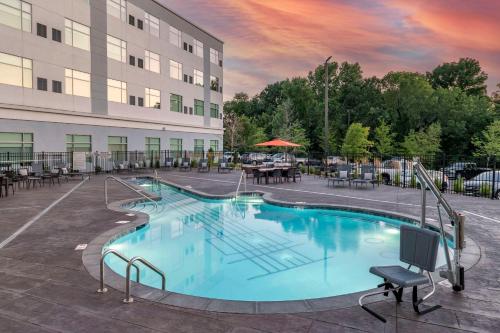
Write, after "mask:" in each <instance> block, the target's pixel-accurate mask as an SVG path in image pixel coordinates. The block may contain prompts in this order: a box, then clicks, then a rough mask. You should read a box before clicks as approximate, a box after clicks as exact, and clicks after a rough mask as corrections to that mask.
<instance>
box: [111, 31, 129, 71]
mask: <svg viewBox="0 0 500 333" xmlns="http://www.w3.org/2000/svg"><path fill="white" fill-rule="evenodd" d="M106 45H107V52H106V53H107V57H108V58H109V59H113V60H116V61H119V62H122V63H125V64H126V63H127V42H126V41H124V40H122V39H120V38H117V37H114V36H112V35H110V34H107V35H106ZM110 45H111V46H112V48H111V49H112V50H113V49H114V50H115V51H117V50H118V49H119V53H120V54H119V56H118V55H117V54H114V51H111V53H110ZM118 58H119V59H118Z"/></svg>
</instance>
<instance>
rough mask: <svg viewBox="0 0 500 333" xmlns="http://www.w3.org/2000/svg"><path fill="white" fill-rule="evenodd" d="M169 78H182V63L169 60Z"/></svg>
mask: <svg viewBox="0 0 500 333" xmlns="http://www.w3.org/2000/svg"><path fill="white" fill-rule="evenodd" d="M170 78H172V79H175V80H182V64H181V63H178V62H176V61H173V60H170Z"/></svg>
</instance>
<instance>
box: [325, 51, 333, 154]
mask: <svg viewBox="0 0 500 333" xmlns="http://www.w3.org/2000/svg"><path fill="white" fill-rule="evenodd" d="M331 58H332V57H331V56H329V57H328V58H327V59H326V60H325V154H326V157H327V158H328V137H329V133H328V132H329V126H328V61H330V59H331Z"/></svg>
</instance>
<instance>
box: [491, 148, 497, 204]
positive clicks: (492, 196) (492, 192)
mask: <svg viewBox="0 0 500 333" xmlns="http://www.w3.org/2000/svg"><path fill="white" fill-rule="evenodd" d="M496 164H497V161H496V156H493V177H491V199H492V200H494V199H495V194H496V193H495V184H496V179H495V178H496V177H495V176H496V167H497V166H496Z"/></svg>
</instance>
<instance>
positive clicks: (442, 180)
mask: <svg viewBox="0 0 500 333" xmlns="http://www.w3.org/2000/svg"><path fill="white" fill-rule="evenodd" d="M442 162H443V164H442V167H441V170H442V171H441V192H444V191H445V187H444V170H445V168H446V153H444V152H443V161H442ZM455 179H456V177H455ZM449 185H451V184H449Z"/></svg>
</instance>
